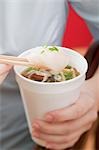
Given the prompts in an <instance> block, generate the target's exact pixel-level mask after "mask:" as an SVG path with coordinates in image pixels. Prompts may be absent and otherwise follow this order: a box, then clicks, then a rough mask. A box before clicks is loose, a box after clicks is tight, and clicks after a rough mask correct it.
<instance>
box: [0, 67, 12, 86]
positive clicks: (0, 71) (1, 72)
mask: <svg viewBox="0 0 99 150" xmlns="http://www.w3.org/2000/svg"><path fill="white" fill-rule="evenodd" d="M11 68H12V66H11V65H2V64H0V84H1V83H2V82H3V81H4V79H5V78H6V76H7V74H8V72H9V71H10V69H11Z"/></svg>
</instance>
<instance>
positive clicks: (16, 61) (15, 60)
mask: <svg viewBox="0 0 99 150" xmlns="http://www.w3.org/2000/svg"><path fill="white" fill-rule="evenodd" d="M0 63H1V64H10V65H22V66H33V64H32V63H30V62H29V61H28V60H27V59H26V58H24V57H15V56H6V55H0Z"/></svg>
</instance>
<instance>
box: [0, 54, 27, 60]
mask: <svg viewBox="0 0 99 150" xmlns="http://www.w3.org/2000/svg"><path fill="white" fill-rule="evenodd" d="M0 59H6V60H14V61H25V62H28V60H27V59H26V58H25V57H15V56H7V55H0Z"/></svg>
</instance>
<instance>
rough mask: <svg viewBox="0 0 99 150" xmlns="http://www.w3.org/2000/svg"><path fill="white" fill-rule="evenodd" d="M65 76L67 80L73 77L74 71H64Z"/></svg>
mask: <svg viewBox="0 0 99 150" xmlns="http://www.w3.org/2000/svg"><path fill="white" fill-rule="evenodd" d="M64 76H65V79H66V80H70V79H73V72H72V71H68V72H64Z"/></svg>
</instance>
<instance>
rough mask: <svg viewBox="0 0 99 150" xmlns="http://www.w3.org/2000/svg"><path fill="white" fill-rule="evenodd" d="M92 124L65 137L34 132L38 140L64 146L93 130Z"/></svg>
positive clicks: (64, 135)
mask: <svg viewBox="0 0 99 150" xmlns="http://www.w3.org/2000/svg"><path fill="white" fill-rule="evenodd" d="M91 126H92V124H88V125H86V126H84V127H83V128H80V129H79V130H78V131H75V132H73V133H71V134H63V135H51V134H45V133H43V132H39V131H38V130H34V131H33V136H34V137H36V138H39V139H41V140H44V141H46V143H49V142H50V143H56V144H64V143H68V142H70V141H72V140H74V139H76V138H77V137H80V136H81V134H82V133H84V132H85V131H87V130H89V128H91Z"/></svg>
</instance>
